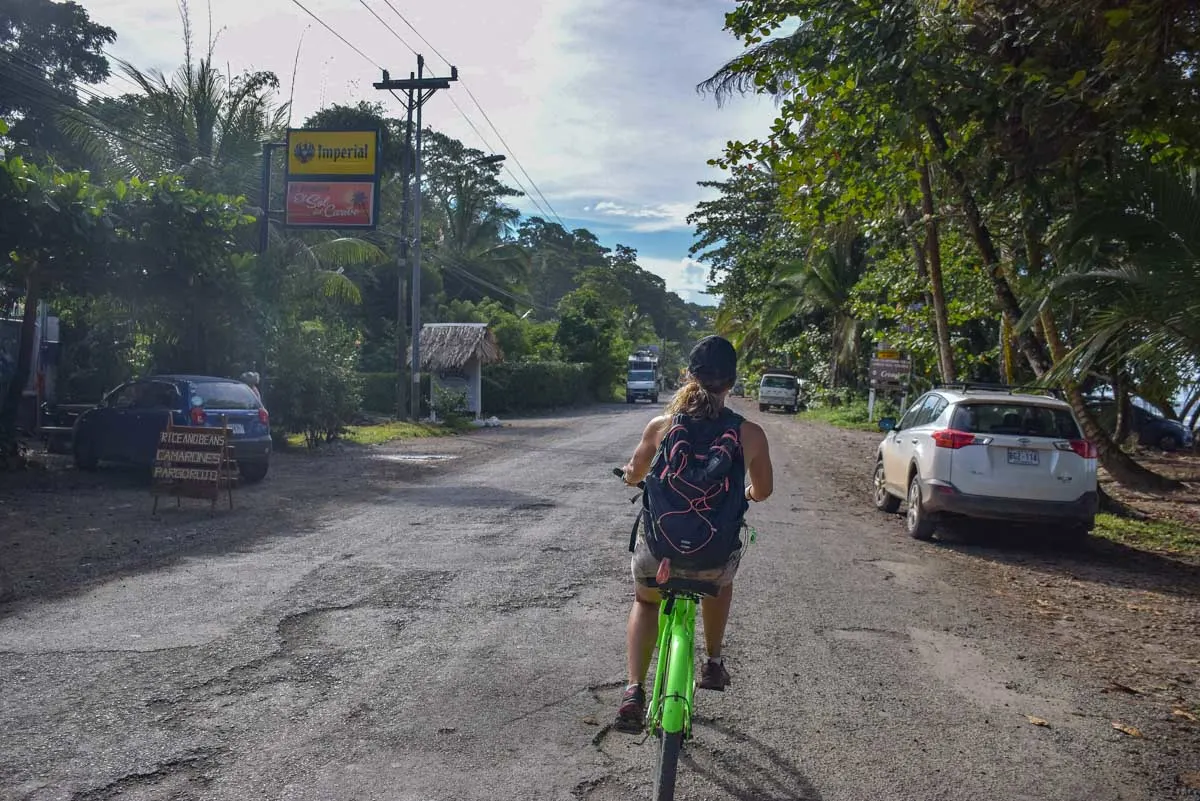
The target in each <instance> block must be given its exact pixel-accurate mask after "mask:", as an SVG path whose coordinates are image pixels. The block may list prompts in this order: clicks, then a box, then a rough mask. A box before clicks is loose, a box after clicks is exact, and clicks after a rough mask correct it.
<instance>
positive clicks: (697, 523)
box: [630, 409, 750, 570]
mask: <svg viewBox="0 0 1200 801" xmlns="http://www.w3.org/2000/svg"><path fill="white" fill-rule="evenodd" d="M742 420H743V418H742V417H741V416H740V415H738V414H735V413H734V412H731V411H729V410H728V409H725V410H723V411H722V412H721V416H720V417H718V418H717V419H716V420H697V419H695V418H691V417H688V416H686V415H682V414H680V415H675V417H673V418H672V420H671V427H670V428H669V429H668V430H667V434H666V436H664V437H663V441H662V444H661V445H659V448H658V454H657V455H656V456H655V457H654V463H653V464H652V465H651V467H650V473H649V475H647V476H646V489H645V492H644V493H643V495H642V514H641V515H640V516H639V522H640V523H641V524H642V525H643V526H644V527H645V538H646V544H647V545H648V546H649V547H650V553H652V554H653V555H654V556H655V557H656V558H658V559H670V560H671V564H672V565H673V566H677V567H680V568H682V569H684V570H709V569H712V568H717V567H721V566H722V565H724V564H725V563H726V562H727V561H728V560H729V556H730V554H732V553H733V552H734V551H736V550H737V549H738V548H740V547H741V546H742V541H741V538H740V536H739V535H740V534H741V530H742V520H743V518H744V517H745V515H746V510H747V509H748V508H749V506H750V505H749V503H747V502H746V471H745V462H744V459H743V456H742V443H741V425H742ZM636 536H637V525H636V524H635V526H634V538H636ZM633 544H634V540H633V539H631V541H630V550H632V549H633Z"/></svg>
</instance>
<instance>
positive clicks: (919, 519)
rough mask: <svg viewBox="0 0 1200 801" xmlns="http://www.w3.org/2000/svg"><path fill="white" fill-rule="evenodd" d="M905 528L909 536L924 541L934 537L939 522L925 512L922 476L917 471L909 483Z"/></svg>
mask: <svg viewBox="0 0 1200 801" xmlns="http://www.w3.org/2000/svg"><path fill="white" fill-rule="evenodd" d="M904 528H905V530H907V531H908V536H910V537H912V538H913V539H914V540H921V541H922V542H927V541H929V540H931V539H933V530H934V529H935V528H937V522H936V521H935V520H934V519H933V518H932V517H930V516H929V515H928V514H926V513H925V507H924V506H923V505H922V504H921V478H920V476H918V475H916V474H915V473H914V474H913V477H912V481H910V482H909V484H908V513H907V514H906V515H905V516H904Z"/></svg>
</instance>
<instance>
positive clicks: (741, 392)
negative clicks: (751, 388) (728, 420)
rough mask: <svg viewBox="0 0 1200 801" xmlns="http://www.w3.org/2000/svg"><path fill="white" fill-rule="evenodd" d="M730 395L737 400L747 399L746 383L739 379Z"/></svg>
mask: <svg viewBox="0 0 1200 801" xmlns="http://www.w3.org/2000/svg"><path fill="white" fill-rule="evenodd" d="M730 394H731V395H733V397H735V398H744V397H746V382H745V381H743V380H742V379H740V378H739V379H738V380H737V381H735V382H734V384H733V389H732V390H731V391H730Z"/></svg>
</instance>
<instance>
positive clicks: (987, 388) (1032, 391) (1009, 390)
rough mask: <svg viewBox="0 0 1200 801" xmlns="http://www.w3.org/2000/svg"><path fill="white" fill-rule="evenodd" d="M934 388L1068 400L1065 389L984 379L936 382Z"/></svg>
mask: <svg viewBox="0 0 1200 801" xmlns="http://www.w3.org/2000/svg"><path fill="white" fill-rule="evenodd" d="M933 388H934V389H952V390H957V391H959V392H1002V393H1005V394H1008V395H1016V394H1022V395H1047V396H1050V397H1052V398H1058V399H1059V400H1066V399H1067V395H1066V393H1065V392H1063V390H1061V389H1058V388H1053V387H1036V386H1028V385H1016V384H989V383H986V382H983V381H951V382H949V383H942V382H935V383H934V385H933Z"/></svg>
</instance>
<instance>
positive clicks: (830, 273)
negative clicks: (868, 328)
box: [760, 223, 867, 387]
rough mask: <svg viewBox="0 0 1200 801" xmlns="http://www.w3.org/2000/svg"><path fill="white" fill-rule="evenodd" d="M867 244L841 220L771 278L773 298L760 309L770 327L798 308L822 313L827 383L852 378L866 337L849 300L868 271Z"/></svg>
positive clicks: (807, 312) (805, 312) (800, 311)
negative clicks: (827, 340) (826, 345)
mask: <svg viewBox="0 0 1200 801" xmlns="http://www.w3.org/2000/svg"><path fill="white" fill-rule="evenodd" d="M866 267H867V261H866V249H865V247H864V240H863V237H862V235H861V234H860V233H859V231H858V229H857V228H856V227H855V226H853V225H851V224H849V223H841V224H838V225H836V226H834V227H832V228H830V229H829V230H828V231H826V232H825V234H824V236H823V237H821V238H819V239H817V240H816V241H814V242H813V244H812V245H811V246H810V248H809V251H808V253H807V254H805V256H804V258H802V259H799V260H797V261H794V262H792V263H790V264H787V265H785V266H784V267H783V268H782V269H781V270H780V271H779V273H777V275H776V280H775V281H774V282H773V283H772V284H771V288H770V292H771V294H772V295H773V298H772V299H771V300H769V301H768V302H767V304H766V305H765V306H764V308H763V311H762V319H761V323H760V325H761V326H762V328H764V329H765V330H767V331H770V330H772V329H774V328H775V326H777V325H778V324H779V323H781V322H783V321H784V320H786V319H787V318H788V317H791V316H793V315H796V314H802V315H806V316H820V317H824V318H825V320H826V321H827V324H828V326H829V334H830V338H831V346H830V353H829V384H830V386H831V387H836V386H838V384H839V383H841V382H842V381H843V380H844V379H852V377H853V374H854V369H855V366H856V362H857V360H858V353H859V345H860V344H861V341H862V324H861V323H860V321H859V320H858V319H857V318H856V317H855V316H854V314H853V312H852V310H851V308H850V303H851V300H852V297H853V291H854V286H855V285H856V284H857V283H858V281H859V279H860V278H862V276H863V274H864V273H865V272H866Z"/></svg>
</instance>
